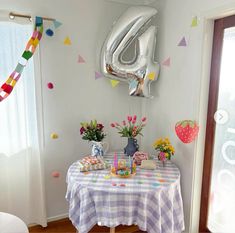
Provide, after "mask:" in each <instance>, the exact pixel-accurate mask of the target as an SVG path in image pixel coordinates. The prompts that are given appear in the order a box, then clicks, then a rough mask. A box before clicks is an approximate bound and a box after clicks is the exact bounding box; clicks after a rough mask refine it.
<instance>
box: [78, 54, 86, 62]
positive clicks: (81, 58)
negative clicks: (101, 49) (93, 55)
mask: <svg viewBox="0 0 235 233" xmlns="http://www.w3.org/2000/svg"><path fill="white" fill-rule="evenodd" d="M85 62H86V61H85V60H84V58H83V57H82V56H81V55H78V63H85Z"/></svg>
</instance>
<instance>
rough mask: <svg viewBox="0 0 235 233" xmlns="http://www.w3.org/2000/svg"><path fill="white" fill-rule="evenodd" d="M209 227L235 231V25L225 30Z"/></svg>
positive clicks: (220, 232) (219, 230)
mask: <svg viewBox="0 0 235 233" xmlns="http://www.w3.org/2000/svg"><path fill="white" fill-rule="evenodd" d="M220 69H221V70H220V81H219V94H218V106H217V111H216V112H215V115H214V120H215V122H216V126H215V138H214V148H213V162H212V173H211V187H210V194H209V209H208V222H207V226H208V229H209V230H210V231H211V232H215V233H218V232H219V233H225V232H226V233H230V232H235V219H234V211H235V27H230V28H226V29H224V37H223V49H222V57H221V68H220Z"/></svg>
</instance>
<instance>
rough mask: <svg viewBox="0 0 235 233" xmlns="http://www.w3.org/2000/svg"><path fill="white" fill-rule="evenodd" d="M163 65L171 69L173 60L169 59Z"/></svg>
mask: <svg viewBox="0 0 235 233" xmlns="http://www.w3.org/2000/svg"><path fill="white" fill-rule="evenodd" d="M162 65H163V66H168V67H169V66H170V65H171V58H170V57H168V58H167V59H166V60H165V61H164V62H162Z"/></svg>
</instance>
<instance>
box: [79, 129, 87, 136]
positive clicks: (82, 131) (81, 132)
mask: <svg viewBox="0 0 235 233" xmlns="http://www.w3.org/2000/svg"><path fill="white" fill-rule="evenodd" d="M85 131H86V130H85V128H84V127H81V129H80V134H81V135H82V134H83V133H84V132H85Z"/></svg>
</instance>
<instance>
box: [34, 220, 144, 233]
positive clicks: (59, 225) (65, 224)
mask: <svg viewBox="0 0 235 233" xmlns="http://www.w3.org/2000/svg"><path fill="white" fill-rule="evenodd" d="M29 232H30V233H41V232H44V233H59V232H60V233H75V232H76V229H75V228H74V227H73V225H72V223H71V222H70V221H69V219H62V220H58V221H55V222H50V223H48V227H46V228H43V227H41V226H34V227H30V228H29ZM106 232H110V229H109V228H108V227H100V226H95V227H93V229H92V230H91V231H90V233H106ZM143 232H144V231H140V230H139V228H138V227H137V226H118V227H116V229H115V233H143Z"/></svg>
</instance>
